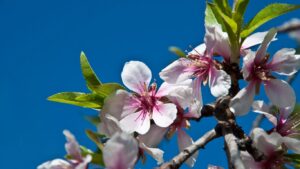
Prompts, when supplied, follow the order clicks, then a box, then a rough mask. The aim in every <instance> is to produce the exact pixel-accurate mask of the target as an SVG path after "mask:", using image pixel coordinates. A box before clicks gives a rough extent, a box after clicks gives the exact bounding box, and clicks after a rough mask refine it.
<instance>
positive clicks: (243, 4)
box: [233, 0, 249, 28]
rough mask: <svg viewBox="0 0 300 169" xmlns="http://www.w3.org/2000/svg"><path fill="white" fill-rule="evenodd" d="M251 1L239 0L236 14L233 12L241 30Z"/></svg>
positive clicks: (235, 9) (235, 10)
mask: <svg viewBox="0 0 300 169" xmlns="http://www.w3.org/2000/svg"><path fill="white" fill-rule="evenodd" d="M248 3H249V0H238V1H237V2H236V5H235V8H234V12H233V19H234V20H235V21H236V23H237V24H238V27H239V28H241V27H242V25H243V22H244V21H243V20H244V19H243V17H244V14H245V11H246V8H247V6H248Z"/></svg>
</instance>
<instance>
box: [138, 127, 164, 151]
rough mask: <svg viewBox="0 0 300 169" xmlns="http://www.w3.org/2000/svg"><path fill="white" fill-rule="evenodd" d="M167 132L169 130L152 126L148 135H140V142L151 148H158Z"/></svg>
mask: <svg viewBox="0 0 300 169" xmlns="http://www.w3.org/2000/svg"><path fill="white" fill-rule="evenodd" d="M167 131H168V128H161V127H158V126H157V125H151V127H150V130H149V131H148V132H147V133H146V134H144V135H139V140H140V141H141V142H143V143H145V145H147V146H149V147H156V146H157V145H158V144H159V143H160V142H161V141H162V139H163V138H164V136H165V134H166V133H167Z"/></svg>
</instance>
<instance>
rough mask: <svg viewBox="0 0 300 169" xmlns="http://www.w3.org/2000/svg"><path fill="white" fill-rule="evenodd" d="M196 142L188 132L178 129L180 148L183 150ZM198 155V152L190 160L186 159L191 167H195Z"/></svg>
mask: <svg viewBox="0 0 300 169" xmlns="http://www.w3.org/2000/svg"><path fill="white" fill-rule="evenodd" d="M193 143H194V141H193V139H192V138H191V137H190V136H188V135H187V134H186V132H185V131H183V130H181V129H180V130H178V146H179V150H180V151H181V152H182V151H184V149H185V148H186V147H188V146H190V145H192V144H193ZM197 157H198V152H196V153H194V154H193V155H192V156H191V157H190V158H189V159H188V160H186V161H185V163H186V164H187V165H189V166H190V167H194V165H195V163H196V160H197Z"/></svg>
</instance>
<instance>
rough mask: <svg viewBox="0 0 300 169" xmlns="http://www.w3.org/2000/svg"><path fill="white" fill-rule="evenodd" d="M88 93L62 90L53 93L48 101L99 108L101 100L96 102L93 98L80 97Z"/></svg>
mask: <svg viewBox="0 0 300 169" xmlns="http://www.w3.org/2000/svg"><path fill="white" fill-rule="evenodd" d="M87 95H88V94H86V93H80V92H62V93H57V94H54V95H52V96H50V97H48V100H49V101H53V102H59V103H66V104H71V105H75V106H80V107H85V108H94V109H100V108H101V107H102V102H103V101H102V102H98V101H97V100H95V99H89V98H86V99H82V97H86V96H87ZM78 98H80V99H78Z"/></svg>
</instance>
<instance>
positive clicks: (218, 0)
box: [213, 0, 232, 17]
mask: <svg viewBox="0 0 300 169" xmlns="http://www.w3.org/2000/svg"><path fill="white" fill-rule="evenodd" d="M213 2H214V3H215V4H216V5H217V6H218V8H220V10H221V11H223V12H224V14H225V15H227V16H229V17H231V16H232V12H231V7H230V5H229V3H228V0H213Z"/></svg>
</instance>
